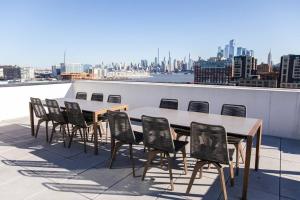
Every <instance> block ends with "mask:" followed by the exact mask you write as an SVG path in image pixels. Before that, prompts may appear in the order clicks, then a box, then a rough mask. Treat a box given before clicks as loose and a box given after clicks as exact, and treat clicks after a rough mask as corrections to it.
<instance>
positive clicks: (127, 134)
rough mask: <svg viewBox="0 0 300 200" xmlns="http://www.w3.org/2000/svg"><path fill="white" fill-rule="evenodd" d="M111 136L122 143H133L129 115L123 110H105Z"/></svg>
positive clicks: (133, 137) (133, 138)
mask: <svg viewBox="0 0 300 200" xmlns="http://www.w3.org/2000/svg"><path fill="white" fill-rule="evenodd" d="M107 116H108V122H109V128H110V132H111V136H112V137H113V138H115V139H117V140H120V141H121V142H124V143H129V144H130V143H131V144H133V143H135V141H136V140H135V136H134V134H133V131H132V128H131V123H130V121H129V117H128V115H127V113H125V112H118V111H110V110H109V111H107Z"/></svg>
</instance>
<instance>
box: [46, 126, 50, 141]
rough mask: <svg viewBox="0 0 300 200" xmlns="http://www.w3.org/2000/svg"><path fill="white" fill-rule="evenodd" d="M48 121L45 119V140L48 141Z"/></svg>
mask: <svg viewBox="0 0 300 200" xmlns="http://www.w3.org/2000/svg"><path fill="white" fill-rule="evenodd" d="M48 123H49V121H46V141H47V142H48V141H49V137H48Z"/></svg>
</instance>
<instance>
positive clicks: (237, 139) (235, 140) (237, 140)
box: [227, 136, 243, 144]
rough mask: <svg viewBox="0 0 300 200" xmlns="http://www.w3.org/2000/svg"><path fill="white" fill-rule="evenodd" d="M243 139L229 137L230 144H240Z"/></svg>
mask: <svg viewBox="0 0 300 200" xmlns="http://www.w3.org/2000/svg"><path fill="white" fill-rule="evenodd" d="M242 141H243V139H242V138H239V137H235V136H227V142H228V144H239V143H240V142H242Z"/></svg>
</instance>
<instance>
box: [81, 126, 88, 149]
mask: <svg viewBox="0 0 300 200" xmlns="http://www.w3.org/2000/svg"><path fill="white" fill-rule="evenodd" d="M80 131H81V130H80ZM86 131H87V130H86V129H83V145H84V153H86V135H87V134H86Z"/></svg>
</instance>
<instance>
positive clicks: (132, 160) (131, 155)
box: [129, 144, 135, 177]
mask: <svg viewBox="0 0 300 200" xmlns="http://www.w3.org/2000/svg"><path fill="white" fill-rule="evenodd" d="M129 154H130V160H131V164H132V174H133V176H134V177H135V170H134V159H133V153H132V144H129Z"/></svg>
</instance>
